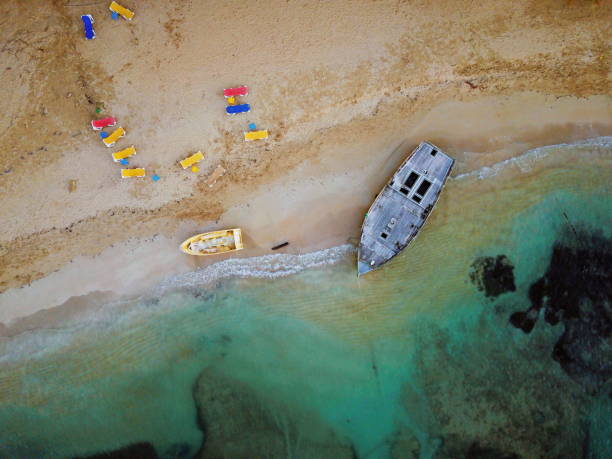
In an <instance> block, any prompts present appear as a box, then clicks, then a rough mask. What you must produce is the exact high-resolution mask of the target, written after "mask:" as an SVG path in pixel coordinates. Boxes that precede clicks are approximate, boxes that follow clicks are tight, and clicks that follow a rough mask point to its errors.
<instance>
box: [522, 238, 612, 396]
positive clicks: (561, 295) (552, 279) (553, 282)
mask: <svg viewBox="0 0 612 459" xmlns="http://www.w3.org/2000/svg"><path fill="white" fill-rule="evenodd" d="M611 268H612V243H611V241H610V239H609V238H605V237H604V236H603V235H601V234H599V233H588V232H586V231H584V230H579V231H576V230H575V229H568V230H567V231H565V232H564V233H563V235H562V237H561V238H560V240H559V241H557V242H556V243H555V245H554V246H553V251H552V255H551V258H550V262H549V265H548V268H547V270H546V273H545V274H544V275H543V276H542V277H540V278H539V279H537V280H536V281H535V282H534V283H533V284H532V285H531V286H530V287H529V300H530V302H531V306H530V307H529V308H528V309H527V310H526V311H518V312H515V313H513V314H512V315H511V316H510V323H511V324H512V325H513V326H515V327H516V328H520V329H521V330H523V331H524V332H525V333H529V332H531V330H532V329H533V327H534V325H535V323H536V321H537V320H538V317H539V315H540V310H542V309H543V311H544V319H545V321H546V322H547V323H549V324H550V325H556V324H558V323H559V322H561V323H563V326H564V327H565V330H564V332H563V334H562V335H561V337H560V338H559V340H558V341H557V343H556V344H555V346H554V349H553V352H552V356H553V358H554V359H555V360H556V361H557V362H559V364H560V365H561V368H563V370H564V371H565V372H566V373H567V374H568V375H569V376H570V377H571V378H572V379H574V380H575V381H576V382H578V383H580V384H581V385H582V386H583V387H584V388H585V390H586V391H587V392H588V393H590V394H595V393H597V392H598V391H599V390H600V389H601V387H602V386H603V385H605V384H606V383H607V382H608V381H609V380H610V377H611V376H612V367H611V365H610V362H612V343H611V342H610V336H611V333H612V320H611V319H612V309H611V307H612V306H611V304H610V300H611V298H610V297H611V295H610V292H611V287H612V270H611Z"/></svg>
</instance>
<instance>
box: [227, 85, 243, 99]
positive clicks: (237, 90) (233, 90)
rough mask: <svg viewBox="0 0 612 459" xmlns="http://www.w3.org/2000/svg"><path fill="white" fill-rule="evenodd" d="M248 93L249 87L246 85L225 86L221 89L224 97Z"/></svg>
mask: <svg viewBox="0 0 612 459" xmlns="http://www.w3.org/2000/svg"><path fill="white" fill-rule="evenodd" d="M248 94H249V88H248V87H246V86H238V87H237V88H227V89H224V90H223V96H224V97H232V96H246V95H248Z"/></svg>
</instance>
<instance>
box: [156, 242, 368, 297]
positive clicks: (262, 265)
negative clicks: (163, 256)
mask: <svg viewBox="0 0 612 459" xmlns="http://www.w3.org/2000/svg"><path fill="white" fill-rule="evenodd" d="M355 250H356V249H355V247H354V246H352V245H350V244H344V245H339V246H336V247H331V248H329V249H323V250H318V251H316V252H310V253H305V254H301V255H294V254H284V253H283V254H269V255H262V256H259V257H251V258H230V259H228V260H224V261H220V262H218V263H215V264H213V265H210V266H207V267H205V268H202V269H198V270H196V271H191V272H188V273H184V274H179V275H177V276H174V277H172V278H170V279H166V280H165V281H162V282H161V283H160V284H159V286H158V287H157V288H156V289H155V290H154V292H153V293H154V295H155V296H161V295H163V294H164V293H166V292H167V291H169V290H175V289H178V288H189V287H203V286H206V285H212V284H215V283H217V282H219V281H222V280H226V279H231V278H241V279H244V278H256V279H275V278H278V277H286V276H290V275H292V274H297V273H299V272H301V271H304V270H306V269H312V268H319V267H322V266H328V265H333V264H336V263H338V262H340V261H343V260H345V259H346V257H347V256H348V255H350V254H352V253H354V252H355Z"/></svg>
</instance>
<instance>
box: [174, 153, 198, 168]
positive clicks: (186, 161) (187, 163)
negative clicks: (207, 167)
mask: <svg viewBox="0 0 612 459" xmlns="http://www.w3.org/2000/svg"><path fill="white" fill-rule="evenodd" d="M203 159H204V154H203V153H202V152H201V151H198V152H197V153H196V154H194V155H191V156H189V157H188V158H185V159H183V160H182V161H180V163H181V166H183V169H187V168H188V167H191V166H193V165H194V164H195V163H199V162H200V161H202V160H203Z"/></svg>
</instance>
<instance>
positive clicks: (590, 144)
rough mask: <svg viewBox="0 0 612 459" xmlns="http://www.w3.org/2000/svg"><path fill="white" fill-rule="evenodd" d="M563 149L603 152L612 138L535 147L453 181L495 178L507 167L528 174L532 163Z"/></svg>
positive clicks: (608, 148)
mask: <svg viewBox="0 0 612 459" xmlns="http://www.w3.org/2000/svg"><path fill="white" fill-rule="evenodd" d="M565 148H572V149H582V148H584V149H589V150H592V149H593V148H598V149H599V148H602V149H604V150H611V149H612V136H602V137H592V138H589V139H584V140H579V141H576V142H573V143H561V144H557V145H546V146H544V147H537V148H533V149H531V150H527V151H526V152H525V153H523V154H522V155H519V156H514V157H512V158H508V159H505V160H503V161H500V162H498V163H495V164H493V165H492V166H484V167H481V168H480V169H476V170H473V171H470V172H466V173H464V174H459V175H457V176H456V177H454V179H455V180H459V179H465V178H477V179H479V180H482V179H485V178H490V177H494V176H496V175H497V174H498V173H499V172H501V171H502V170H504V169H506V168H508V167H509V166H515V167H517V168H518V169H519V170H520V171H521V172H529V171H530V170H532V168H533V166H534V163H536V162H537V161H539V160H541V159H542V158H544V157H546V156H548V155H549V154H550V153H552V152H554V151H556V150H559V149H565Z"/></svg>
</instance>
